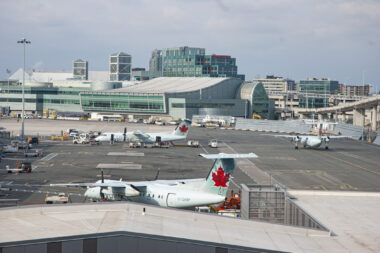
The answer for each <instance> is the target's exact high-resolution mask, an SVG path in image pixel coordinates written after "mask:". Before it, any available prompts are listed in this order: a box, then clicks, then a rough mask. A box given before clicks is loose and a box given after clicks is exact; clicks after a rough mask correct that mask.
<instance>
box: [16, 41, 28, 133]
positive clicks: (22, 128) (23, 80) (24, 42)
mask: <svg viewBox="0 0 380 253" xmlns="http://www.w3.org/2000/svg"><path fill="white" fill-rule="evenodd" d="M17 43H21V44H23V46H24V55H23V58H22V62H23V70H22V113H21V117H22V119H21V140H24V118H25V103H24V95H25V94H24V86H25V46H26V44H30V41H28V40H26V39H25V38H22V39H21V40H19V41H17Z"/></svg>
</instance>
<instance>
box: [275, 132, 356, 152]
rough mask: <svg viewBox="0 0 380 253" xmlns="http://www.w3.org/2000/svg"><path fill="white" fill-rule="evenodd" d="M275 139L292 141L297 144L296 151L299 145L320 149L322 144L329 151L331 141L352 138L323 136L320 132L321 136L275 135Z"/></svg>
mask: <svg viewBox="0 0 380 253" xmlns="http://www.w3.org/2000/svg"><path fill="white" fill-rule="evenodd" d="M273 136H275V137H284V138H289V139H291V141H292V142H294V143H295V147H294V148H295V149H298V144H301V145H303V147H304V148H319V147H320V146H321V145H322V144H324V145H325V149H329V146H328V144H329V142H330V139H340V138H350V137H351V136H322V130H321V129H320V130H319V135H273Z"/></svg>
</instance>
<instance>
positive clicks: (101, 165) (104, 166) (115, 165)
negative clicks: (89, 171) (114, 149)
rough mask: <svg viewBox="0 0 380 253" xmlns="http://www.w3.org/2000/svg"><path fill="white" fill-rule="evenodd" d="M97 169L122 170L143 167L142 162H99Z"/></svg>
mask: <svg viewBox="0 0 380 253" xmlns="http://www.w3.org/2000/svg"><path fill="white" fill-rule="evenodd" d="M96 168H97V169H121V170H140V169H141V168H142V165H141V164H130V163H122V164H120V163H99V164H98V166H96Z"/></svg>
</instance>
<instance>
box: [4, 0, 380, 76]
mask: <svg viewBox="0 0 380 253" xmlns="http://www.w3.org/2000/svg"><path fill="white" fill-rule="evenodd" d="M379 27H380V1H377V0H373V1H371V0H357V1H351V0H320V1H308V0H254V1H252V0H209V1H206V0H193V1H191V0H182V1H175V0H156V1H149V0H141V1H131V0H130V1H128V0H109V1H103V0H92V1H90V0H87V1H77V0H65V1H45V0H34V1H28V0H19V1H13V0H2V1H0V34H2V36H1V37H0V44H1V45H2V46H3V47H2V48H0V55H2V58H1V60H0V69H2V68H4V69H5V68H6V67H8V68H11V69H17V68H18V66H19V62H20V61H19V59H18V58H17V57H19V56H20V48H19V47H18V46H17V45H16V44H15V42H14V41H15V40H17V39H19V38H21V37H24V36H26V37H27V38H28V39H30V40H32V45H31V46H30V47H29V48H30V50H29V49H28V52H29V56H30V59H31V62H44V67H46V68H49V69H54V68H56V69H63V68H66V69H70V68H71V63H72V60H73V59H74V58H78V57H82V58H87V59H89V60H90V68H98V69H107V64H108V56H109V54H111V53H113V52H116V51H121V50H123V51H127V52H128V53H131V54H132V55H133V57H134V58H133V59H134V60H133V62H134V63H135V64H137V65H140V66H147V64H148V61H149V55H150V52H151V51H152V50H153V49H154V48H162V47H171V46H181V45H188V46H199V47H205V48H206V49H207V52H209V53H220V54H231V55H232V56H234V57H237V62H238V64H239V69H241V70H244V71H245V72H246V73H245V74H247V75H248V77H251V78H252V77H253V76H255V75H256V74H261V75H262V76H263V75H265V73H276V72H282V73H283V72H290V71H289V69H291V70H292V71H291V72H293V73H294V78H304V77H306V76H307V74H305V73H304V72H307V71H312V70H313V71H315V72H317V73H320V74H321V75H323V74H325V72H326V61H325V60H326V59H324V60H323V59H319V58H320V56H321V55H324V57H325V58H331V60H334V61H337V63H336V64H341V65H342V64H345V61H347V60H346V59H345V57H347V55H350V56H352V57H355V59H356V64H353V65H352V67H350V69H347V70H346V72H347V73H349V72H351V73H352V72H355V71H358V73H360V72H361V70H356V69H354V68H357V69H360V68H369V66H368V65H374V64H377V65H379V64H380V62H379V58H380V55H379V54H380V53H379V52H380V42H379V40H380V31H379V30H380V29H379ZM326 52H329V54H327V53H326ZM305 55H307V56H308V58H313V57H314V58H315V59H319V60H316V61H313V62H308V63H309V64H307V65H306V66H305V64H304V63H302V64H301V63H299V62H300V61H301V60H300V59H303V57H304V56H305ZM278 59H287V64H285V65H284V64H282V61H279V60H278ZM339 59H345V61H343V60H342V62H339ZM327 60H328V59H327ZM328 69H331V68H330V67H329V68H328ZM337 71H338V70H337ZM339 71H340V72H341V73H340V74H339V73H338V75H342V76H343V75H345V76H348V74H346V73H345V71H344V70H339ZM0 75H3V74H2V73H1V72H0ZM368 75H370V73H368ZM350 76H353V75H352V74H350ZM358 76H360V74H359V75H358ZM342 79H343V77H342ZM357 79H358V78H357ZM357 79H355V78H353V82H355V81H356V80H357ZM359 79H360V77H359ZM373 81H374V82H375V81H376V82H380V76H379V74H373Z"/></svg>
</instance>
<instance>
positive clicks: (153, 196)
mask: <svg viewBox="0 0 380 253" xmlns="http://www.w3.org/2000/svg"><path fill="white" fill-rule="evenodd" d="M107 181H108V182H111V180H107ZM156 182H157V181H152V182H150V184H148V185H146V186H141V187H139V186H138V187H137V188H138V190H139V191H140V194H139V195H137V196H130V195H129V194H128V193H125V192H123V191H122V190H120V191H119V190H115V188H112V187H102V188H101V187H93V188H89V189H88V190H87V191H86V193H85V196H86V197H87V198H90V199H92V200H102V199H106V200H130V201H133V202H138V203H145V204H150V205H156V206H161V207H173V208H187V207H194V206H202V205H210V204H217V203H221V202H223V201H224V200H225V196H224V195H219V194H212V193H204V192H199V190H197V189H199V188H200V186H201V184H203V182H204V179H195V180H194V182H192V183H186V184H181V183H180V184H176V185H167V184H160V183H156ZM134 184H137V183H134Z"/></svg>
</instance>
